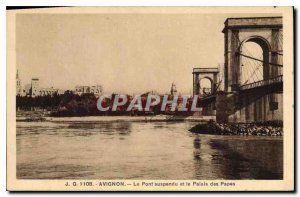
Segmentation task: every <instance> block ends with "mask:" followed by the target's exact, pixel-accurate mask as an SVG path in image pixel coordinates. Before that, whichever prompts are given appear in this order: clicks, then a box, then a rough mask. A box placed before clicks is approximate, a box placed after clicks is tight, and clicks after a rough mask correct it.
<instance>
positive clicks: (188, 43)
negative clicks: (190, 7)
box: [16, 14, 257, 94]
mask: <svg viewBox="0 0 300 197" xmlns="http://www.w3.org/2000/svg"><path fill="white" fill-rule="evenodd" d="M234 16H237V15H228V14H226V15H225V14H18V15H17V19H16V50H17V51H16V55H17V57H16V58H17V61H16V62H17V69H18V71H19V76H20V78H21V80H22V81H21V83H22V84H23V85H24V84H27V83H30V80H31V78H39V79H40V86H42V87H52V86H53V87H55V88H60V89H65V90H66V89H74V87H75V86H76V85H88V86H90V85H98V84H99V85H102V86H103V88H104V92H105V93H112V92H114V93H127V94H140V93H144V92H147V91H149V90H154V91H157V92H159V93H166V92H169V91H170V88H171V84H172V83H173V82H174V83H175V85H176V87H177V91H178V92H180V93H182V94H190V93H191V92H192V79H193V76H192V70H193V68H196V67H218V66H219V65H223V62H224V35H223V33H222V29H223V27H224V21H225V20H226V18H228V17H234ZM238 16H239V17H241V16H251V15H249V14H248V15H247V14H239V15H238ZM256 16H257V15H256Z"/></svg>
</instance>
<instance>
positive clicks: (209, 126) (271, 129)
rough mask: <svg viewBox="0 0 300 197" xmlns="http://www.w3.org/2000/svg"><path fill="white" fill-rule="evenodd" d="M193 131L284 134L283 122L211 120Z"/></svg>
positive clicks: (262, 134)
mask: <svg viewBox="0 0 300 197" xmlns="http://www.w3.org/2000/svg"><path fill="white" fill-rule="evenodd" d="M190 131H191V132H193V133H201V134H212V135H246V136H249V135H254V136H283V127H282V122H278V121H270V122H257V123H226V124H225V123H216V122H213V121H210V122H208V123H205V124H198V125H196V126H194V127H192V128H191V129H190Z"/></svg>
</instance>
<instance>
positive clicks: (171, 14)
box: [6, 7, 295, 191]
mask: <svg viewBox="0 0 300 197" xmlns="http://www.w3.org/2000/svg"><path fill="white" fill-rule="evenodd" d="M6 12H7V190H9V191H294V181H295V180H294V173H295V169H294V168H295V166H294V152H295V149H294V31H293V28H294V27H293V23H294V21H293V17H294V15H293V14H294V10H293V7H56V8H54V7H53V8H51V7H50V8H49V7H45V8H29V9H8V10H7V11H6Z"/></svg>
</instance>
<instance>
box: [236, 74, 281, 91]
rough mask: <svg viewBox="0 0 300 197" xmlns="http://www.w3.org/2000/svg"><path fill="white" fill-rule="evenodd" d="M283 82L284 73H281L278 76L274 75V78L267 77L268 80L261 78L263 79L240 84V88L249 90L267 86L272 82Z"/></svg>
mask: <svg viewBox="0 0 300 197" xmlns="http://www.w3.org/2000/svg"><path fill="white" fill-rule="evenodd" d="M282 82H283V75H279V76H277V77H274V78H272V79H267V80H261V81H256V82H253V83H249V84H246V85H242V86H240V90H249V89H253V88H257V87H261V86H267V85H271V84H276V83H282Z"/></svg>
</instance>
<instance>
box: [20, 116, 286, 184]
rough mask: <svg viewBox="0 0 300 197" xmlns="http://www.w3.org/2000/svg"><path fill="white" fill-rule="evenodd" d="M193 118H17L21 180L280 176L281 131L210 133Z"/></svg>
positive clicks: (279, 177) (276, 177)
mask: <svg viewBox="0 0 300 197" xmlns="http://www.w3.org/2000/svg"><path fill="white" fill-rule="evenodd" d="M195 124H196V123H195V122H148V123H147V122H128V121H127V122H126V121H122V122H114V121H109V122H97V123H95V122H94V123H91V122H17V178H19V179H170V180H171V179H173V180H175V179H282V176H283V172H282V168H283V161H282V159H283V157H282V156H283V150H282V149H283V140H282V138H281V137H258V136H252V137H245V136H213V135H200V134H193V133H190V132H189V131H188V129H190V128H191V127H192V126H194V125H195Z"/></svg>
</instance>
